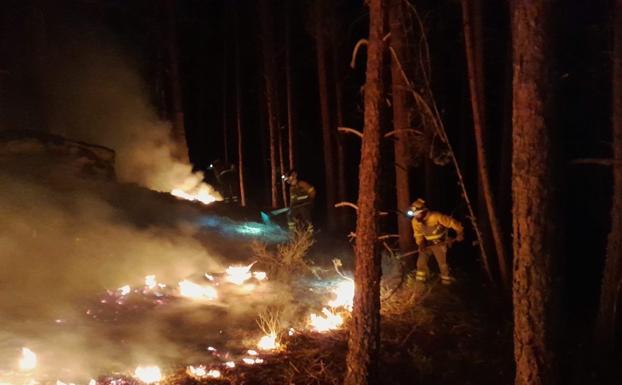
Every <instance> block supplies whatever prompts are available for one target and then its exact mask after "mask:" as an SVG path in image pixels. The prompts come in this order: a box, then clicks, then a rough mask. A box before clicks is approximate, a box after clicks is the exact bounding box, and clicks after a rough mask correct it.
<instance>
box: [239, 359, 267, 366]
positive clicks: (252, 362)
mask: <svg viewBox="0 0 622 385" xmlns="http://www.w3.org/2000/svg"><path fill="white" fill-rule="evenodd" d="M242 361H243V362H244V363H245V364H246V365H255V364H263V359H261V358H251V357H244V358H242Z"/></svg>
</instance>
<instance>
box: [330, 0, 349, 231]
mask: <svg viewBox="0 0 622 385" xmlns="http://www.w3.org/2000/svg"><path fill="white" fill-rule="evenodd" d="M336 7H337V4H336V3H333V4H331V5H330V7H329V14H330V16H329V22H330V27H331V33H330V47H331V56H332V64H333V81H334V83H335V123H336V127H335V129H334V130H333V136H334V138H335V144H336V147H337V200H339V201H340V202H344V201H346V200H347V195H348V192H347V187H346V168H345V149H344V146H343V140H342V137H341V135H340V134H339V132H338V128H339V127H343V126H344V118H343V78H342V74H341V68H342V65H341V63H342V60H340V58H341V55H340V54H339V43H338V36H339V28H338V22H337V12H336V9H335V8H336ZM341 213H343V211H341ZM345 218H346V217H345V215H340V216H339V221H340V225H341V226H344V227H345V225H346V223H345V222H346V219H345Z"/></svg>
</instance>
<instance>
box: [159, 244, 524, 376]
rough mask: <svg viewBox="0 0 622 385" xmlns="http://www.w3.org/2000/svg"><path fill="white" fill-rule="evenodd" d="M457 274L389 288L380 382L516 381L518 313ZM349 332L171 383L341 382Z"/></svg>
mask: <svg viewBox="0 0 622 385" xmlns="http://www.w3.org/2000/svg"><path fill="white" fill-rule="evenodd" d="M337 243H338V242H337ZM335 247H336V246H335V242H334V241H333V242H331V241H329V240H324V241H322V240H321V239H320V240H319V244H317V245H316V246H315V247H314V248H313V249H312V250H311V252H310V255H311V256H312V257H313V256H314V255H316V256H318V255H327V254H326V253H324V252H322V251H328V250H331V249H333V248H335ZM327 248H328V250H327ZM333 251H334V250H333ZM317 262H318V263H320V264H325V263H326V262H327V261H317ZM456 275H457V278H458V281H457V283H455V284H454V285H452V286H449V287H447V286H443V285H441V284H440V282H439V281H438V279H435V280H433V281H432V282H430V283H428V284H427V285H421V284H419V283H416V282H415V281H414V279H413V277H412V276H410V275H408V276H406V278H405V279H404V280H403V281H402V282H401V285H400V286H399V289H398V290H394V289H395V288H396V287H397V282H398V281H399V279H398V278H393V279H392V280H390V282H387V283H384V284H383V290H382V297H383V301H382V311H381V313H382V321H381V328H382V329H381V330H382V336H381V339H382V345H381V363H380V375H379V378H380V381H381V382H379V383H381V384H413V383H414V384H417V383H421V384H437V385H444V384H447V385H449V384H461V385H465V384H478V385H485V384H491V385H492V384H495V385H499V384H511V383H513V375H514V374H513V373H514V372H513V361H512V359H513V355H512V354H513V353H512V344H511V341H512V330H511V322H510V319H508V315H509V314H510V313H509V312H508V311H507V310H506V309H501V308H500V305H498V304H495V303H492V302H491V288H490V287H488V286H486V285H483V284H482V283H481V281H479V280H476V279H475V278H474V277H473V276H472V275H469V274H467V273H465V272H464V271H460V270H459V269H458V271H457V272H456ZM346 322H348V321H346ZM346 330H347V324H346V325H345V327H344V328H343V329H340V330H337V331H333V332H328V333H316V332H311V331H303V332H298V333H296V334H294V335H292V336H283V337H282V339H281V348H280V350H278V351H275V352H272V353H269V354H268V355H266V354H262V357H263V358H264V359H265V362H264V363H263V364H262V365H254V366H239V367H236V368H235V369H231V370H225V371H223V373H222V378H221V379H219V380H217V381H216V380H210V381H204V382H203V381H201V380H197V379H193V378H190V377H188V375H187V374H186V373H185V372H184V371H181V370H180V371H179V372H178V373H177V374H176V375H174V376H171V377H168V379H167V382H168V383H170V384H198V383H210V384H213V383H220V384H264V385H265V384H341V383H342V382H343V376H344V374H345V372H346V367H345V358H346V354H347V333H346ZM215 381H216V382H215Z"/></svg>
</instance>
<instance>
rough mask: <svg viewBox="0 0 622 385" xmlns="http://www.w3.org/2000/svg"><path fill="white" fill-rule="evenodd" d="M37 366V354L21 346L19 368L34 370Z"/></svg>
mask: <svg viewBox="0 0 622 385" xmlns="http://www.w3.org/2000/svg"><path fill="white" fill-rule="evenodd" d="M36 367H37V355H36V354H35V353H34V352H33V351H32V350H30V349H28V348H22V356H21V357H20V359H19V369H20V370H23V371H27V370H34V368H36Z"/></svg>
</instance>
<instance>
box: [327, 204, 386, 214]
mask: <svg viewBox="0 0 622 385" xmlns="http://www.w3.org/2000/svg"><path fill="white" fill-rule="evenodd" d="M335 207H350V208H353V209H354V210H355V211H358V210H359V207H358V206H357V205H355V204H354V203H352V202H338V203H335ZM378 215H389V213H388V212H387V211H379V212H378Z"/></svg>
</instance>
